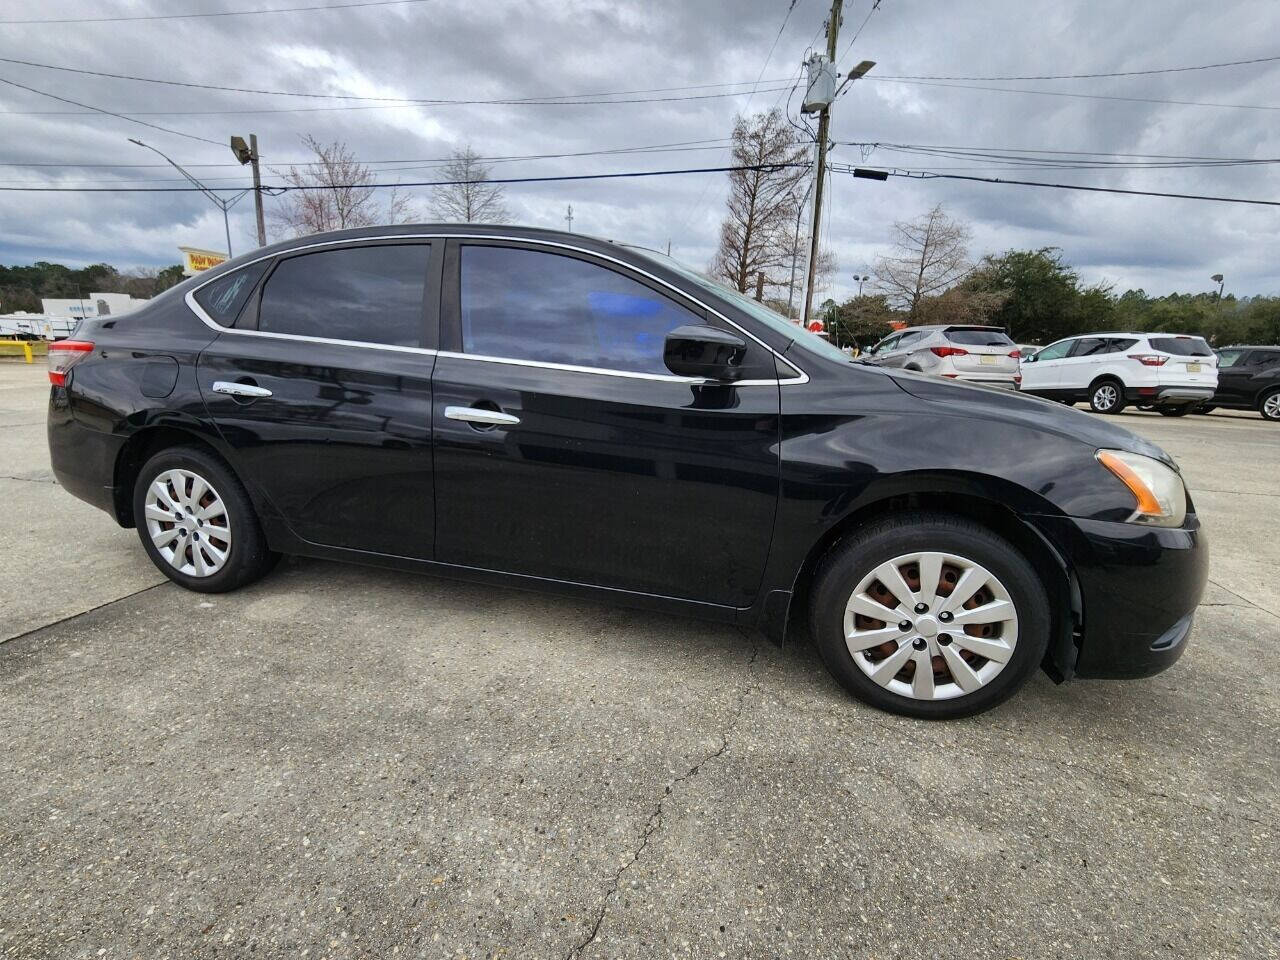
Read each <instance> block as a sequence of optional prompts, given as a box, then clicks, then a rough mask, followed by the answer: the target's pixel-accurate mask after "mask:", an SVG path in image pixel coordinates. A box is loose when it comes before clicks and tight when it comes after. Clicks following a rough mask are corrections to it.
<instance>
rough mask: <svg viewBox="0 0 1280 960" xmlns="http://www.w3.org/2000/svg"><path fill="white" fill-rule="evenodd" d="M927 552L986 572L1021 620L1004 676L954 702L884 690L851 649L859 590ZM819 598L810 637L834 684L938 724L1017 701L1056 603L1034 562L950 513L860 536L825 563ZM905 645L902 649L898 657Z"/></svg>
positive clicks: (916, 517) (905, 519)
mask: <svg viewBox="0 0 1280 960" xmlns="http://www.w3.org/2000/svg"><path fill="white" fill-rule="evenodd" d="M926 550H927V551H938V552H942V553H949V554H953V555H956V556H959V557H963V558H966V559H968V560H971V561H973V562H976V563H978V564H981V565H982V566H983V567H985V568H986V569H987V570H988V571H989V572H990V573H992V574H993V575H994V576H995V577H996V578H997V579H998V580H999V581H1000V583H1001V584H1003V586H1004V588H1005V590H1007V591H1008V595H1009V598H1010V599H1011V600H1012V602H1013V604H1014V608H1015V610H1016V612H1017V618H1018V628H1017V629H1018V635H1017V642H1016V644H1015V645H1014V648H1013V655H1012V656H1011V657H1010V659H1009V660H1008V662H1007V663H1006V664H1005V666H1004V667H1003V669H1001V670H1000V671H999V672H998V673H996V674H995V676H993V677H991V678H990V680H988V681H987V683H986V684H985V685H984V686H981V687H979V688H978V689H977V690H974V691H973V692H971V693H967V694H962V695H960V696H956V697H954V698H952V699H940V700H922V699H915V698H913V697H911V696H907V695H903V694H900V693H896V692H894V691H893V690H890V689H887V688H886V687H883V686H880V685H879V684H877V683H876V682H875V681H874V680H872V679H871V678H870V677H869V676H868V675H867V674H866V673H864V672H863V669H862V668H860V667H859V666H858V664H857V663H855V662H854V656H855V654H853V653H851V652H850V651H849V649H848V647H847V646H846V644H845V626H844V618H845V608H846V606H847V605H848V603H849V599H850V597H851V595H852V594H853V592H854V590H855V588H856V587H857V586H858V584H859V582H860V581H861V580H862V579H863V578H864V577H866V576H868V575H869V574H870V573H871V572H872V571H873V570H874V569H875V568H876V567H877V566H879V565H880V564H882V563H884V562H885V561H887V560H892V559H894V558H895V557H900V556H902V555H904V554H910V553H912V552H915V551H926ZM812 596H813V599H812V601H811V608H810V630H811V632H812V635H813V639H814V643H815V644H816V645H817V647H818V650H819V652H820V653H821V655H822V659H823V662H824V663H826V665H827V669H828V670H830V671H831V674H832V676H834V677H835V678H836V680H838V681H839V682H840V684H841V685H842V686H843V687H844V688H845V689H846V690H848V691H849V692H850V693H851V694H853V695H854V696H855V697H857V698H858V699H859V700H862V701H863V702H864V703H868V704H870V705H871V706H874V707H878V708H879V709H881V710H887V711H889V712H891V713H900V714H904V715H906V716H912V717H922V718H926V719H933V720H945V719H952V718H956V717H964V716H970V715H972V714H975V713H981V712H982V711H984V710H989V709H991V708H992V707H994V706H996V705H997V704H999V703H1002V702H1003V701H1004V700H1006V699H1007V698H1008V697H1010V696H1012V695H1013V694H1014V693H1015V692H1016V691H1017V690H1018V688H1019V687H1021V686H1022V685H1023V684H1024V683H1025V682H1026V680H1027V678H1028V677H1029V676H1030V675H1031V673H1032V672H1033V671H1034V670H1035V669H1036V668H1037V667H1038V666H1039V665H1040V663H1041V661H1042V660H1043V659H1044V653H1045V649H1046V648H1047V647H1048V643H1049V634H1050V629H1051V626H1052V616H1051V611H1050V605H1049V597H1048V595H1047V594H1046V593H1045V588H1044V584H1043V583H1042V582H1041V580H1040V578H1039V576H1037V574H1036V572H1035V568H1034V566H1033V565H1032V564H1031V563H1030V562H1029V561H1028V560H1027V558H1026V557H1025V556H1023V555H1022V554H1021V553H1020V552H1019V551H1018V550H1017V549H1015V548H1014V547H1013V546H1012V545H1011V544H1010V543H1009V542H1008V541H1006V540H1004V539H1003V538H1002V537H1000V536H998V535H996V534H995V533H993V532H991V531H990V530H988V529H987V528H986V527H983V526H981V525H980V524H978V523H975V522H973V521H971V520H967V519H965V518H963V517H957V516H953V515H951V514H945V513H932V512H923V511H921V512H909V513H901V514H897V515H895V516H892V517H886V518H884V519H882V520H878V521H876V522H874V523H872V524H870V525H868V526H866V527H863V528H861V529H859V530H858V531H857V532H856V533H854V534H853V535H851V536H850V537H848V538H847V539H845V540H843V541H842V542H841V543H839V544H838V545H837V546H836V547H835V548H834V549H833V550H832V551H831V552H830V553H829V554H828V555H827V556H826V557H825V558H824V560H823V562H822V565H821V567H820V568H819V571H818V574H817V577H816V580H815V584H814V590H813V595H812ZM903 615H904V616H909V615H910V614H908V613H906V612H905V611H903ZM943 629H945V628H943ZM939 636H940V637H941V635H939ZM891 642H892V641H891ZM904 642H905V640H902V641H897V643H898V649H899V650H901V644H902V643H904ZM941 659H942V658H941V657H939V660H941ZM931 662H933V661H931ZM904 669H905V668H904ZM935 669H936V668H935ZM948 669H949V668H948Z"/></svg>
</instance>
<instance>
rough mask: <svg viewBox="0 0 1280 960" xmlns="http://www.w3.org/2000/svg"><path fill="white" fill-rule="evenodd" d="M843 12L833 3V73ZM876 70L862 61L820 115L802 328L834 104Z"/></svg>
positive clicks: (809, 300)
mask: <svg viewBox="0 0 1280 960" xmlns="http://www.w3.org/2000/svg"><path fill="white" fill-rule="evenodd" d="M843 9H844V2H843V0H832V2H831V19H830V20H829V21H828V22H827V62H828V64H830V69H831V70H832V71H834V70H835V59H836V40H837V38H838V37H839V34H840V15H841V12H842V11H843ZM874 66H875V62H874V61H872V60H863V61H862V62H861V63H859V64H858V65H857V66H856V67H854V68H853V69H852V70H851V71H850V72H849V75H848V77H846V78H845V81H844V83H842V84H841V85H840V87H839V88H838V89H836V90H834V92H833V93H832V94H831V96H830V98H829V99H828V100H827V102H826V105H825V106H823V107H822V108H821V109H820V110H819V111H818V143H817V150H816V154H817V156H816V160H815V163H814V174H813V221H812V225H811V227H810V230H809V263H808V267H807V269H806V271H805V272H806V279H805V285H804V310H803V312H802V313H801V314H800V325H801V326H806V327H807V326H808V324H809V311H810V310H811V309H812V308H813V282H814V278H815V277H816V276H817V272H818V228H819V226H820V225H821V222H822V187H823V184H824V182H825V178H826V172H827V142H828V139H829V134H830V130H831V104H832V103H834V102H835V98H836V97H838V96H839V95H840V91H841V90H843V89H844V88H845V87H846V86H848V85H849V83H850V82H851V81H853V80H857V79H858V78H859V77H861V76H863V75H865V74H866V72H867V71H868V70H870V69H871V68H872V67H874Z"/></svg>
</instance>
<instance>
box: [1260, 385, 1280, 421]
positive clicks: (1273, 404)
mask: <svg viewBox="0 0 1280 960" xmlns="http://www.w3.org/2000/svg"><path fill="white" fill-rule="evenodd" d="M1258 412H1259V413H1260V414H1262V415H1263V416H1264V417H1266V418H1267V419H1268V420H1280V390H1272V391H1271V392H1270V393H1268V394H1266V395H1265V396H1264V397H1263V398H1262V399H1261V400H1259V401H1258Z"/></svg>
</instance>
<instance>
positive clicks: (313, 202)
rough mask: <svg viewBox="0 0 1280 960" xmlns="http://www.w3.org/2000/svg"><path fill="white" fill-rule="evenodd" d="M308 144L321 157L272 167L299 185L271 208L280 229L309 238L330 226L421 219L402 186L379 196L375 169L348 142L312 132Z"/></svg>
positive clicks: (305, 141) (305, 140)
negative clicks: (298, 164)
mask: <svg viewBox="0 0 1280 960" xmlns="http://www.w3.org/2000/svg"><path fill="white" fill-rule="evenodd" d="M302 143H303V145H304V146H305V147H306V148H307V149H308V150H310V151H311V153H312V154H313V155H314V156H315V158H316V159H315V162H314V163H311V164H306V165H304V166H302V167H301V168H299V167H294V166H291V167H289V168H288V169H287V170H273V171H272V172H273V173H274V174H275V175H276V176H278V177H280V178H281V179H282V180H284V181H285V183H287V184H288V185H289V186H290V187H293V188H294V189H292V190H290V191H288V192H287V193H285V194H284V195H283V196H282V197H281V198H280V200H279V202H278V204H277V206H276V208H275V209H274V210H273V211H272V212H271V222H272V227H273V232H274V233H277V234H283V235H284V236H286V237H304V236H308V235H309V234H313V233H323V232H324V231H326V230H341V229H343V228H345V227H367V226H372V225H373V224H377V223H412V222H413V221H414V220H415V219H417V216H416V214H415V212H414V210H413V209H412V206H411V202H410V199H409V197H408V196H406V195H405V194H403V193H401V192H400V191H398V190H397V189H396V188H394V187H392V188H390V191H389V193H388V194H387V195H386V197H385V200H382V199H381V198H379V197H378V196H377V192H378V191H377V189H376V188H375V187H374V186H373V184H374V183H375V180H374V175H373V172H372V171H371V170H370V169H369V168H368V167H366V166H365V165H364V164H362V163H361V162H360V161H359V160H357V159H356V157H355V154H354V153H352V152H351V150H350V149H349V148H348V147H347V145H346V144H345V143H342V142H341V141H337V140H335V141H334V142H333V143H320V142H319V141H318V140H316V139H315V138H314V137H312V136H310V135H307V136H305V137H303V138H302Z"/></svg>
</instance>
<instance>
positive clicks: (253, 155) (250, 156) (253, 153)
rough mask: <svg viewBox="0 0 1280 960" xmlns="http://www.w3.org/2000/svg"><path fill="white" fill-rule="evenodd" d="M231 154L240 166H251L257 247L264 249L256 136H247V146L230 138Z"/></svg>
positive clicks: (263, 225)
mask: <svg viewBox="0 0 1280 960" xmlns="http://www.w3.org/2000/svg"><path fill="white" fill-rule="evenodd" d="M231 152H232V153H234V154H235V155H236V159H237V160H239V161H240V165H241V166H244V164H246V163H249V164H252V165H253V206H254V212H255V213H256V214H257V215H258V246H260V247H265V246H266V245H267V226H266V223H265V222H264V221H263V218H262V171H261V170H260V169H259V168H258V135H257V134H256V133H251V134H249V143H248V144H245V142H244V138H243V137H232V138H231Z"/></svg>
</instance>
